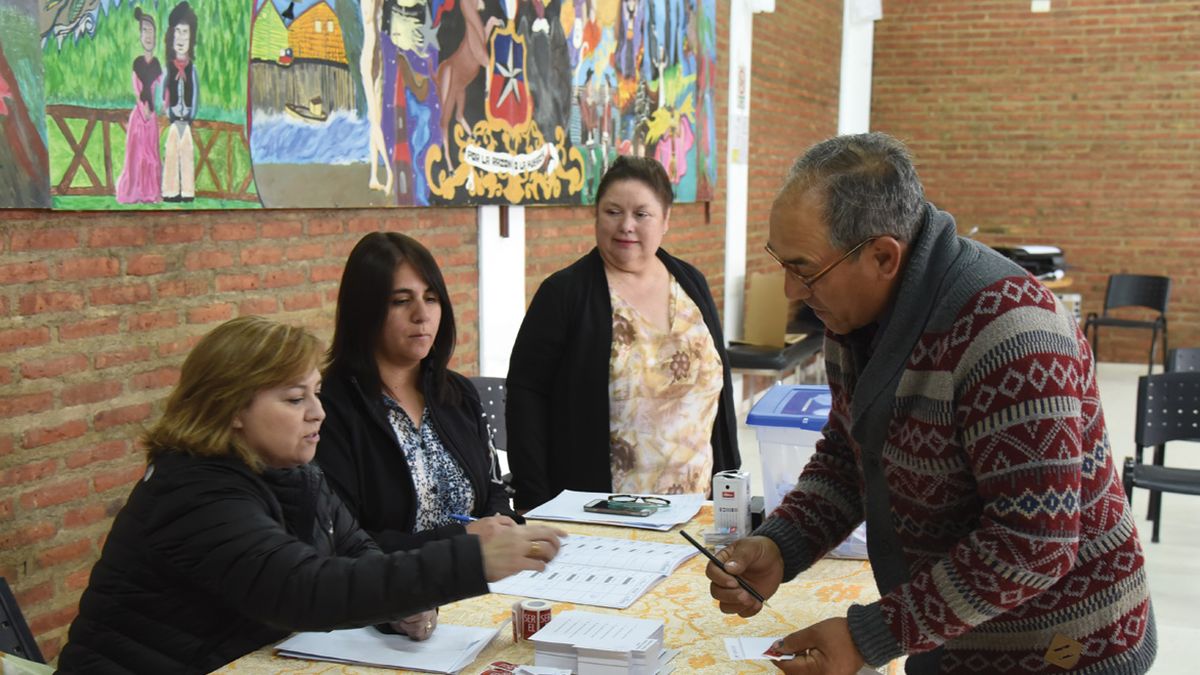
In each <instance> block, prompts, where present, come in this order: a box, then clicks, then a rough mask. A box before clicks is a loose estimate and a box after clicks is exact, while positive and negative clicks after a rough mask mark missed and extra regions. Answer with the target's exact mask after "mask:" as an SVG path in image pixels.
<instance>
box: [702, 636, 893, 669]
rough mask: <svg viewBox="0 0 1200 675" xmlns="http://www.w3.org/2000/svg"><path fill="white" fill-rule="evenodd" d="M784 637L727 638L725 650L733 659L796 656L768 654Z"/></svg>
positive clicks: (790, 655) (785, 658)
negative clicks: (772, 646)
mask: <svg viewBox="0 0 1200 675" xmlns="http://www.w3.org/2000/svg"><path fill="white" fill-rule="evenodd" d="M782 639H783V638H781V637H778V638H772V637H732V638H725V651H726V652H728V653H729V658H730V659H731V660H733V661H788V660H791V659H794V658H796V655H795V654H785V655H784V656H767V650H769V649H770V648H771V645H774V644H775V642H776V641H777V640H782ZM881 672H883V671H882V670H876V669H874V668H872V667H871V666H863V667H862V668H860V669H859V671H858V675H879V674H880V673H881Z"/></svg>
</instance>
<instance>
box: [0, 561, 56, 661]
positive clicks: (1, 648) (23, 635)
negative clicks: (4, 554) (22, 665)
mask: <svg viewBox="0 0 1200 675" xmlns="http://www.w3.org/2000/svg"><path fill="white" fill-rule="evenodd" d="M0 652H4V653H5V654H12V655H14V656H19V657H21V658H23V659H27V660H29V661H36V662H37V663H45V662H46V659H44V658H42V651H41V650H40V649H38V646H37V642H36V641H34V639H33V633H31V632H30V631H29V626H28V625H27V624H26V623H25V617H24V616H23V615H22V614H21V608H20V607H18V606H17V599H16V597H14V596H13V592H12V589H11V588H9V587H8V582H7V581H5V580H4V577H0Z"/></svg>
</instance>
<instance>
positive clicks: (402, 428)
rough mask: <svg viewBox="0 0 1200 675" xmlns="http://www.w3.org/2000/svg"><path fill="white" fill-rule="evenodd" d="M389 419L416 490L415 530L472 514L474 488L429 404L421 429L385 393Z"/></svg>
mask: <svg viewBox="0 0 1200 675" xmlns="http://www.w3.org/2000/svg"><path fill="white" fill-rule="evenodd" d="M383 403H384V405H385V406H386V408H387V411H388V422H389V423H390V424H391V425H392V430H393V431H395V432H396V440H398V441H399V442H400V448H401V450H403V451H404V459H405V460H406V461H407V462H408V470H409V473H410V474H411V475H412V481H413V487H414V488H415V489H416V494H417V519H416V523H415V525H413V531H414V532H424V531H425V530H432V529H434V528H436V527H441V526H443V525H449V524H452V523H454V522H455V521H454V520H453V519H452V518H451V517H450V516H451V515H452V514H470V513H471V511H472V510H474V508H475V492H474V491H473V490H472V489H471V482H470V481H469V480H468V479H467V475H466V474H465V473H464V472H463V469H462V467H461V466H460V465H459V463H458V460H456V459H454V456H453V455H451V454H450V452H449V451H448V450H446V448H445V446H443V445H442V440H441V439H440V438H438V435H437V430H436V429H434V428H433V419H432V418H431V417H430V415H429V408H425V410H424V411H423V412H422V413H421V427H420V428H419V429H418V428H417V427H416V425H414V424H413V422H412V419H411V418H410V417H409V416H408V413H406V412H404V409H403V408H401V407H400V405H399V404H398V403H396V401H394V400H393V399H392V398H391V397H390V396H386V395H385V396H384V397H383Z"/></svg>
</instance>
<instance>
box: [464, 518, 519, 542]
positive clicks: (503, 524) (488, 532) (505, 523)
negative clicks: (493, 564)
mask: <svg viewBox="0 0 1200 675" xmlns="http://www.w3.org/2000/svg"><path fill="white" fill-rule="evenodd" d="M516 526H517V523H516V522H515V521H514V520H513V519H512V518H509V517H508V516H501V515H496V516H488V517H487V518H480V519H478V520H472V521H470V522H468V523H467V524H466V528H467V534H475V535H479V538H480V539H482V540H483V541H488V540H489V539H491V538H492V537H494V536H495V535H496V533H498V532H500V531H501V530H502V529H504V528H508V527H516Z"/></svg>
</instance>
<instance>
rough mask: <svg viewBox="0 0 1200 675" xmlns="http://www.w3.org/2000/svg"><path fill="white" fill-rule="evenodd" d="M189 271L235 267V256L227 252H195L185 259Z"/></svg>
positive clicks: (185, 265)
mask: <svg viewBox="0 0 1200 675" xmlns="http://www.w3.org/2000/svg"><path fill="white" fill-rule="evenodd" d="M183 264H184V267H186V268H188V269H189V270H213V269H220V268H222V267H230V266H231V265H233V256H231V255H229V254H228V253H226V252H225V251H193V252H191V253H188V254H187V256H186V257H185V258H184V262H183Z"/></svg>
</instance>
